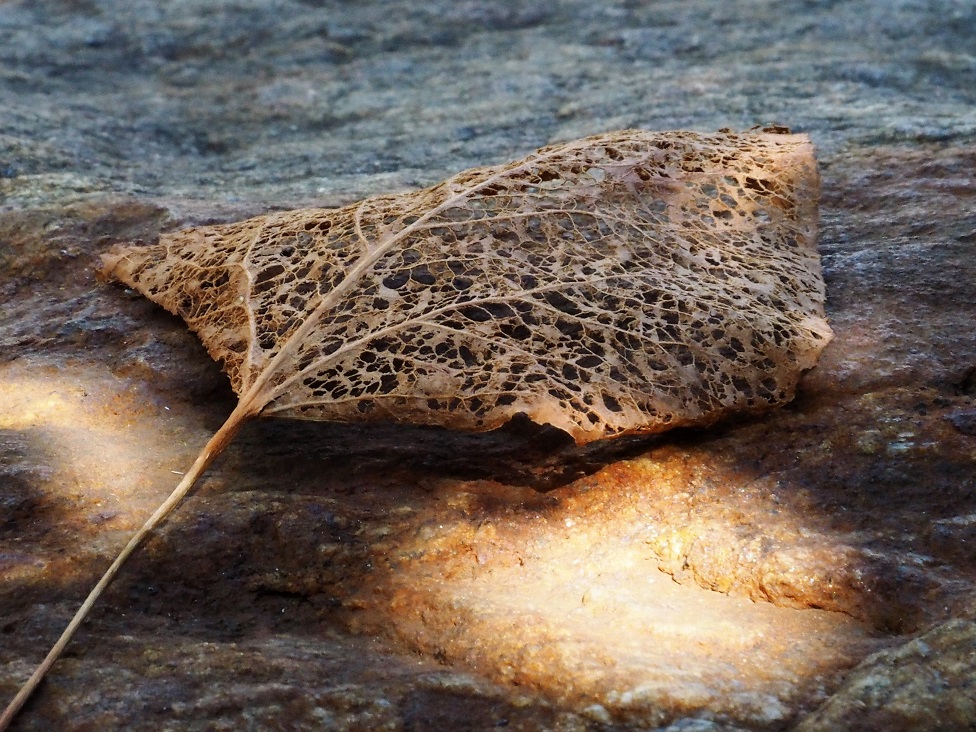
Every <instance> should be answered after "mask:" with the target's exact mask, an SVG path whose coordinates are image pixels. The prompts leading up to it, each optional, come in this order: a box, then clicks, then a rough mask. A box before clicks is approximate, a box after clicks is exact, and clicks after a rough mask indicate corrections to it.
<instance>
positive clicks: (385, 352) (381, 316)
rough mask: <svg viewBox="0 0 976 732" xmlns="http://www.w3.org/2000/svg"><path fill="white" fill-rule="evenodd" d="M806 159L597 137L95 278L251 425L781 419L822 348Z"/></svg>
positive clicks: (599, 432)
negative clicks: (222, 384) (731, 416)
mask: <svg viewBox="0 0 976 732" xmlns="http://www.w3.org/2000/svg"><path fill="white" fill-rule="evenodd" d="M816 186H817V177H816V172H815V167H814V161H813V157H812V149H811V146H810V144H809V142H808V141H807V140H806V139H805V138H803V137H802V136H796V135H783V134H771V133H759V134H742V135H733V134H719V135H711V136H702V135H696V134H692V133H668V134H654V133H649V132H640V131H630V132H618V133H613V134H609V135H601V136H598V137H592V138H588V139H584V140H580V141H577V142H572V143H569V144H565V145H557V146H552V147H549V148H545V149H543V150H540V151H538V152H536V153H534V154H533V155H530V156H529V157H528V158H526V159H525V160H520V161H517V162H514V163H511V164H508V165H500V166H496V167H489V168H481V169H477V170H471V171H467V172H465V173H461V174H460V175H458V176H455V177H454V178H451V179H449V180H447V181H445V182H444V183H442V184H440V185H438V186H435V187H433V188H430V189H427V190H423V191H418V192H414V193H406V194H402V195H397V196H388V197H381V198H372V199H368V200H366V201H363V202H362V203H359V204H355V205H352V206H348V207H346V208H342V209H338V210H302V211H292V212H288V213H282V214H273V215H269V216H262V217H259V218H256V219H251V220H250V221H245V222H243V223H238V224H231V225H228V226H215V227H206V228H200V229H190V230H187V231H183V232H179V233H177V234H175V235H171V236H168V237H165V238H164V239H163V241H161V242H160V243H159V244H158V245H156V246H155V247H149V248H141V249H132V248H129V249H123V250H120V251H118V252H116V253H114V254H113V255H112V256H111V257H110V258H108V259H107V262H106V264H107V267H106V268H107V271H108V272H109V274H110V275H111V276H113V277H116V278H118V279H121V280H122V281H124V282H126V283H127V284H129V285H130V286H131V287H133V288H135V289H137V290H139V291H140V292H142V293H144V294H145V295H147V296H148V297H150V298H151V299H152V300H154V301H155V302H157V303H159V304H161V305H162V306H164V307H165V308H166V309H167V310H170V311H171V312H174V313H177V314H179V315H180V316H182V317H183V318H184V319H186V321H187V322H188V323H189V325H190V327H191V328H192V329H193V330H194V331H196V332H197V334H198V335H199V336H200V338H201V339H202V340H203V342H204V343H205V344H206V346H207V348H208V349H209V351H210V354H211V355H212V356H213V357H214V358H217V359H220V360H222V361H223V362H224V366H225V368H226V370H227V372H228V374H229V375H230V378H231V382H232V383H233V386H234V389H235V390H236V391H237V393H238V394H239V395H244V394H247V393H249V392H250V391H251V390H253V389H254V388H255V385H256V384H258V383H260V384H261V387H260V390H261V393H260V396H259V397H257V398H256V400H255V401H256V404H255V408H256V410H259V411H262V412H263V413H264V414H271V415H282V416H288V417H302V418H308V419H323V420H339V421H362V420H371V419H384V420H396V421H401V422H412V423H423V424H438V425H444V426H448V427H454V428H459V429H473V430H485V429H492V428H494V427H498V426H499V425H501V424H503V423H505V422H506V421H508V420H509V419H511V417H512V416H514V415H515V414H518V413H524V414H526V415H527V416H529V417H530V418H531V419H533V420H535V421H537V422H542V423H548V424H551V425H554V426H556V427H559V428H562V429H564V430H566V431H567V432H569V433H570V434H572V435H573V437H575V438H576V440H577V441H578V442H580V443H582V442H588V441H591V440H594V439H599V438H602V437H607V436H611V435H617V434H621V433H625V432H650V431H660V430H662V429H666V428H669V427H672V426H676V425H679V424H693V423H704V422H710V421H713V420H714V419H715V418H717V417H719V416H721V415H722V414H725V413H727V412H729V411H731V410H744V409H761V408H766V407H769V406H771V405H774V404H779V403H782V402H784V401H786V400H788V399H789V398H791V397H792V393H793V388H794V386H795V384H796V380H797V377H798V375H799V373H800V371H801V370H802V369H805V368H809V367H810V366H812V365H813V363H814V360H815V358H816V356H817V354H818V353H819V351H820V349H821V348H822V347H823V346H824V345H825V343H826V341H827V338H828V337H829V330H828V329H827V327H826V324H825V322H824V319H823V310H822V304H823V284H822V281H821V278H820V275H819V266H820V265H819V259H818V256H817V253H816V250H815V248H814V234H815V224H816V195H817V189H816Z"/></svg>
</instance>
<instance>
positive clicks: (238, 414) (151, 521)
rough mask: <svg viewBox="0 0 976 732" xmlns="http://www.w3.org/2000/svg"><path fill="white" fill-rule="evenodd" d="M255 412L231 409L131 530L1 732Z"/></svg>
mask: <svg viewBox="0 0 976 732" xmlns="http://www.w3.org/2000/svg"><path fill="white" fill-rule="evenodd" d="M255 413H256V411H255V410H254V409H253V408H252V407H250V406H249V405H245V403H244V401H243V400H242V402H241V403H239V404H238V405H237V408H236V409H234V411H233V412H232V413H231V415H230V416H229V417H228V418H227V421H226V422H224V424H223V425H222V426H221V428H220V429H219V430H217V432H216V433H215V434H214V436H213V437H211V438H210V440H209V441H208V442H207V444H206V445H205V446H204V448H203V449H202V450H201V451H200V454H199V455H198V456H197V459H196V461H195V462H194V463H193V467H191V468H190V470H189V471H187V473H186V475H185V476H183V480H181V481H180V482H179V485H177V486H176V488H175V489H174V490H173V492H172V493H171V494H170V495H169V498H167V499H166V500H165V501H164V502H163V503H162V504H161V505H160V506H159V508H157V509H156V511H155V512H154V513H153V515H152V516H150V517H149V518H148V519H147V520H146V523H144V524H143V525H142V528H141V529H139V530H138V531H137V532H136V533H135V534H133V536H132V538H131V539H129V542H128V543H127V544H126V545H125V547H123V549H122V551H120V552H119V555H118V556H117V557H116V558H115V561H114V562H112V565H111V566H110V567H109V568H108V569H107V570H106V571H105V574H103V575H102V578H101V579H100V580H99V581H98V584H96V585H95V587H94V588H93V589H92V591H91V592H90V593H89V594H88V597H87V598H86V599H85V601H84V603H82V605H81V607H80V608H78V612H76V613H75V615H74V617H73V618H72V619H71V622H70V623H68V627H67V628H65V629H64V632H63V633H61V637H60V638H58V641H57V643H55V644H54V646H53V647H52V648H51V650H50V651H49V652H48V654H47V656H46V657H45V658H44V660H43V661H42V662H41V663H40V665H38V667H37V668H36V669H35V670H34V673H33V674H31V677H30V678H29V679H28V680H27V681H26V682H25V683H24V685H23V686H22V687H21V688H20V691H18V692H17V696H15V697H14V698H13V700H12V701H11V702H10V703H9V704H8V705H7V708H6V709H4V710H3V715H0V732H3V730H6V729H7V727H8V726H9V725H10V723H11V722H12V721H13V720H14V717H16V716H17V712H19V711H20V709H21V707H23V706H24V704H25V703H26V702H27V700H28V699H29V698H30V696H31V694H33V693H34V690H35V689H36V688H37V687H38V685H39V684H40V683H41V681H42V680H43V679H44V676H45V675H46V674H47V672H48V670H49V669H50V668H51V666H53V665H54V662H55V661H57V660H58V658H59V657H60V656H61V653H62V652H63V651H64V649H65V646H67V645H68V643H69V642H70V641H71V639H72V637H74V634H75V632H76V631H77V630H78V627H79V626H80V625H81V623H82V622H83V621H84V620H85V618H86V617H87V616H88V613H89V611H90V610H91V608H92V605H94V604H95V601H96V600H98V598H99V597H100V596H101V594H102V592H104V591H105V588H107V587H108V586H109V584H111V582H112V580H113V579H115V575H116V574H118V571H119V569H121V567H122V565H123V564H125V562H126V560H127V559H128V558H129V557H130V556H131V554H132V552H134V551H135V550H136V548H137V547H138V546H139V544H140V543H142V540H143V539H145V538H146V535H147V534H149V532H151V531H152V530H153V529H154V528H156V526H158V525H159V524H160V523H161V522H162V521H163V520H164V519H165V518H166V517H167V516H168V515H169V514H170V513H171V512H172V511H173V509H174V508H176V507H177V506H178V505H179V504H180V502H181V501H182V500H183V499H184V498H185V497H186V494H187V493H189V492H190V489H191V488H193V486H194V485H195V484H196V482H197V480H198V479H199V478H200V476H201V475H203V473H204V471H206V469H207V468H208V467H209V466H210V463H212V462H213V460H214V458H216V457H217V456H218V455H219V454H220V453H221V452H223V450H224V448H225V447H226V446H227V444H228V443H229V442H230V441H231V440H232V439H233V438H234V436H235V435H236V434H237V432H238V431H239V430H240V428H241V427H242V426H243V424H244V423H245V422H246V421H247V420H248V419H249V418H250V417H251V416H253V415H254V414H255Z"/></svg>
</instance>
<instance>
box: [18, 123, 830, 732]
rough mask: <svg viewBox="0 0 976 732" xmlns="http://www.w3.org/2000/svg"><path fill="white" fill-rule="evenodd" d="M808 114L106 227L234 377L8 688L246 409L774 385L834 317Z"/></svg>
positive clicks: (807, 355) (612, 422)
mask: <svg viewBox="0 0 976 732" xmlns="http://www.w3.org/2000/svg"><path fill="white" fill-rule="evenodd" d="M817 196H818V176H817V171H816V163H815V161H814V157H813V147H812V145H811V143H810V141H809V139H808V138H807V137H806V136H805V135H792V134H788V132H786V131H784V130H783V129H782V128H771V129H767V130H762V131H750V132H745V133H732V132H727V131H725V132H720V133H717V134H714V135H702V134H698V133H692V132H664V133H652V132H645V131H639V130H628V131H622V132H614V133H607V134H603V135H597V136H594V137H589V138H584V139H582V140H576V141H573V142H569V143H563V144H558V145H552V146H549V147H546V148H542V149H541V150H538V151H536V152H534V153H532V154H530V155H529V156H528V157H526V158H524V159H522V160H518V161H515V162H512V163H508V164H505V165H498V166H493V167H486V168H478V169H474V170H469V171H466V172H463V173H460V174H458V175H456V176H454V177H452V178H450V179H448V180H446V181H444V182H443V183H440V184H438V185H436V186H433V187H431V188H428V189H425V190H421V191H416V192H411V193H404V194H399V195H391V196H380V197H375V198H370V199H367V200H365V201H362V202H360V203H357V204H353V205H350V206H346V207H344V208H341V209H334V210H326V209H307V210H299V211H291V212H286V213H279V214H270V215H266V216H261V217H257V218H254V219H251V220H248V221H244V222H241V223H237V224H229V225H223V226H212V227H202V228H194V229H187V230H184V231H180V232H176V233H174V234H169V235H165V236H163V237H162V239H161V240H160V242H159V243H158V244H156V245H154V246H150V247H121V248H116V249H114V250H113V251H112V252H110V253H109V254H108V255H106V256H105V257H104V269H103V274H104V275H105V276H106V277H108V278H110V279H116V280H119V281H122V282H124V283H126V284H127V285H129V286H130V287H133V288H134V289H136V290H138V291H139V292H141V293H143V294H144V295H146V296H147V297H149V298H150V299H152V300H153V301H155V302H157V303H159V304H160V305H162V306H163V307H165V308H166V309H167V310H170V311H171V312H173V313H176V314H178V315H180V316H182V317H183V318H184V319H185V320H186V322H187V324H188V325H189V327H190V328H191V329H192V330H193V331H194V332H195V333H197V335H198V336H199V337H200V338H201V340H202V341H203V343H204V344H205V346H206V347H207V349H208V351H209V353H210V355H211V356H212V357H213V358H215V359H217V360H220V361H221V362H222V363H223V365H224V368H225V370H226V372H227V374H228V376H229V377H230V380H231V384H232V386H233V388H234V390H235V392H236V393H237V395H238V397H239V403H238V406H237V408H236V409H235V410H234V412H233V413H232V414H231V416H230V417H229V418H228V419H227V421H226V423H225V424H224V425H223V427H221V429H220V430H219V431H218V432H217V433H216V434H215V435H214V437H213V438H212V439H211V440H210V442H209V443H208V444H207V446H206V447H205V448H204V450H203V451H202V452H201V454H200V456H199V458H198V459H197V461H196V462H195V463H194V465H193V467H192V468H191V469H190V470H189V471H188V472H187V474H186V475H185V477H184V479H183V480H182V481H181V482H180V484H179V486H177V488H176V489H175V490H174V492H173V494H172V495H171V496H170V497H169V498H168V499H167V501H166V502H165V503H164V504H163V505H162V506H160V508H159V509H158V510H157V511H156V512H155V513H154V514H153V516H152V517H151V518H150V519H149V520H148V521H147V522H146V524H145V525H144V526H143V527H142V529H140V531H139V532H137V534H136V535H135V536H134V537H133V538H132V539H131V540H130V542H129V543H128V544H127V545H126V547H125V548H124V549H123V550H122V552H121V553H120V555H119V557H118V558H117V559H116V560H115V562H114V563H113V564H112V566H111V567H110V569H109V570H108V571H107V572H106V574H105V575H104V576H103V578H102V580H101V581H100V582H99V584H98V585H97V586H96V588H95V589H94V590H93V591H92V593H91V594H90V595H89V597H88V598H87V600H86V601H85V603H84V604H83V605H82V607H81V609H80V610H79V611H78V613H77V614H76V616H75V618H74V619H73V620H72V622H71V624H70V625H69V626H68V628H67V629H66V630H65V632H64V634H63V635H62V636H61V639H60V640H59V641H58V643H57V644H56V645H55V646H54V648H53V649H52V650H51V652H50V653H49V654H48V656H47V658H46V659H45V660H44V662H43V663H42V664H41V665H40V666H39V667H38V669H37V670H36V671H35V673H34V675H33V676H32V677H31V679H30V680H29V681H28V682H27V683H26V684H25V685H24V687H23V688H22V689H21V691H20V693H19V694H18V695H17V697H16V698H15V699H14V700H13V701H12V702H11V703H10V705H9V706H8V707H7V709H6V711H5V712H4V715H3V717H2V718H0V729H3V728H5V727H6V726H7V725H8V724H9V722H10V721H11V719H12V718H13V716H14V715H15V714H16V713H17V711H18V710H19V709H20V707H21V706H22V705H23V703H24V702H25V701H26V699H27V698H28V696H29V695H30V693H31V692H32V691H33V689H34V688H35V687H36V685H37V684H38V683H39V682H40V680H41V679H42V678H43V676H44V674H45V673H46V672H47V670H48V669H49V668H50V666H51V665H52V664H53V663H54V661H55V660H56V659H57V658H58V656H59V655H60V653H61V651H62V650H63V648H64V646H65V645H66V644H67V642H68V641H69V640H70V638H71V637H72V635H73V634H74V632H75V630H76V629H77V627H78V626H79V624H80V623H81V621H82V620H83V619H84V617H85V615H86V614H87V613H88V611H89V609H90V607H91V605H92V604H93V603H94V601H95V600H96V599H97V597H98V596H99V595H100V594H101V592H102V591H103V590H104V589H105V587H107V586H108V584H109V583H110V582H111V580H112V578H113V577H114V575H115V574H116V572H117V571H118V569H119V568H120V567H121V565H122V564H123V563H124V561H125V560H126V559H127V558H128V556H129V555H130V554H131V553H132V551H133V550H134V549H135V548H136V547H137V546H138V544H139V543H140V541H141V540H142V539H143V538H144V537H145V535H146V534H148V533H149V532H150V531H151V530H152V528H153V527H155V526H156V525H157V524H158V523H159V522H160V521H161V520H162V519H163V518H165V516H166V515H167V514H168V513H169V512H170V511H171V510H172V509H173V508H175V507H176V505H178V503H179V502H180V501H181V500H182V498H183V497H184V496H185V495H186V493H187V492H188V491H189V490H190V489H191V488H192V487H193V485H194V484H195V482H196V480H197V479H198V478H199V476H200V475H201V474H202V473H203V471H204V470H205V469H206V468H207V466H208V465H209V464H210V462H211V461H212V460H213V458H214V457H216V455H217V454H219V453H220V451H221V450H222V449H223V447H224V446H226V444H227V443H228V442H229V441H230V440H231V439H232V438H233V436H234V435H235V434H236V432H237V431H238V430H239V429H240V427H241V425H242V424H243V423H244V422H246V421H247V420H248V419H249V418H251V417H254V416H257V415H268V416H272V415H280V416H286V417H296V418H302V419H315V420H334V421H370V420H384V421H391V420H392V421H397V422H406V423H415V424H431V425H441V426H444V427H449V428H455V429H463V430H490V429H493V428H496V427H499V426H501V425H503V424H505V423H506V422H508V421H509V420H510V419H512V418H513V417H515V416H516V415H525V416H527V417H528V418H530V419H531V420H533V421H535V422H538V423H540V424H549V425H552V426H554V427H557V428H559V429H562V430H565V431H566V432H567V433H569V434H570V435H572V436H573V438H574V439H575V440H576V441H577V443H579V444H584V443H587V442H591V441H593V440H598V439H602V438H606V437H613V436H618V435H623V434H633V433H652V432H661V431H664V430H667V429H670V428H673V427H677V426H684V425H707V424H710V423H713V422H715V421H716V420H718V419H720V418H722V417H723V416H726V415H728V414H730V413H733V412H747V411H761V410H764V409H769V408H771V407H774V406H778V405H781V404H783V403H785V402H787V401H789V400H790V399H791V398H792V397H793V394H794V392H795V389H796V384H797V381H798V379H799V377H800V375H801V374H802V372H803V371H804V370H806V369H809V368H811V367H812V366H813V365H814V364H815V362H816V359H817V357H818V355H819V353H820V351H821V350H822V349H823V347H824V346H825V345H826V344H827V342H828V341H829V339H830V337H831V331H830V328H829V327H828V326H827V323H826V320H825V318H824V311H823V303H824V284H823V280H822V277H821V273H820V260H819V256H818V254H817V251H816V246H815V237H816V225H817Z"/></svg>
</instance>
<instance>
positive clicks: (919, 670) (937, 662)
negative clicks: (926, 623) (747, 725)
mask: <svg viewBox="0 0 976 732" xmlns="http://www.w3.org/2000/svg"><path fill="white" fill-rule="evenodd" d="M974 719H976V623H973V622H971V621H968V620H951V621H949V622H948V623H945V624H943V625H940V626H938V627H936V628H933V629H932V630H930V631H928V632H927V633H923V634H922V635H920V636H919V637H918V638H916V639H914V640H913V641H911V642H909V643H906V644H905V645H903V646H901V647H900V648H896V649H894V650H890V651H881V652H879V653H876V654H874V655H872V656H871V657H869V658H867V659H866V660H865V661H864V662H863V663H862V664H860V665H859V666H858V667H857V668H856V669H854V671H853V672H851V674H850V676H849V677H848V678H847V679H846V680H845V682H844V684H843V686H841V688H840V689H838V690H837V692H836V693H835V694H834V696H833V697H832V698H831V699H830V701H828V702H827V703H826V704H824V706H823V707H822V708H821V709H819V710H817V712H816V713H815V714H813V715H811V716H810V717H808V718H806V719H805V720H803V722H802V723H801V724H800V725H799V726H798V727H797V728H796V732H814V731H815V730H823V731H824V732H828V731H831V730H838V729H858V730H865V732H868V731H869V730H878V731H879V732H880V731H881V730H891V729H898V730H917V732H928V731H929V730H944V731H945V732H949V730H959V731H960V732H962V730H970V729H972V728H973V720H974Z"/></svg>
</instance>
